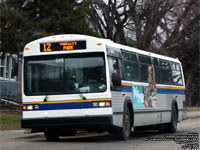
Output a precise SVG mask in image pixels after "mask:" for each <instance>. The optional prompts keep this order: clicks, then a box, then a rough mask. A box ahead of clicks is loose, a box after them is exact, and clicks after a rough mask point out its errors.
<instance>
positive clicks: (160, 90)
mask: <svg viewBox="0 0 200 150" xmlns="http://www.w3.org/2000/svg"><path fill="white" fill-rule="evenodd" d="M157 93H158V94H179V95H185V90H182V89H168V88H157Z"/></svg>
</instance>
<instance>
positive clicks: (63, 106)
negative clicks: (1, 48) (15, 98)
mask: <svg viewBox="0 0 200 150" xmlns="http://www.w3.org/2000/svg"><path fill="white" fill-rule="evenodd" d="M101 102H103V101H101ZM105 102H110V106H103V107H100V106H93V105H92V103H93V102H75V103H51V104H33V105H39V109H33V110H23V111H39V110H59V109H89V108H106V107H112V103H111V101H105ZM28 105H30V104H24V106H28Z"/></svg>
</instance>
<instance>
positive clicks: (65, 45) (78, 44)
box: [40, 41, 86, 52]
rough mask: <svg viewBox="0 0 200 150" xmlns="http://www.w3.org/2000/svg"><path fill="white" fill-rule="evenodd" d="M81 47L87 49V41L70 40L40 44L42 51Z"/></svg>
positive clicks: (77, 48)
mask: <svg viewBox="0 0 200 150" xmlns="http://www.w3.org/2000/svg"><path fill="white" fill-rule="evenodd" d="M80 49H86V41H70V42H59V43H41V44H40V52H54V51H70V50H80Z"/></svg>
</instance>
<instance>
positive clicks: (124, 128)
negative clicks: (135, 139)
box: [119, 106, 131, 141]
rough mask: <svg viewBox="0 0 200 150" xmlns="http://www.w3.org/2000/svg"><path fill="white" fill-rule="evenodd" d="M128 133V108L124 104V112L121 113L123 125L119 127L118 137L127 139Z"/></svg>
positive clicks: (129, 126)
mask: <svg viewBox="0 0 200 150" xmlns="http://www.w3.org/2000/svg"><path fill="white" fill-rule="evenodd" d="M130 133H131V117H130V110H129V108H128V107H127V106H126V107H125V109H124V114H123V125H122V127H121V128H120V129H119V138H120V139H122V140H124V141H126V140H128V139H129V136H130Z"/></svg>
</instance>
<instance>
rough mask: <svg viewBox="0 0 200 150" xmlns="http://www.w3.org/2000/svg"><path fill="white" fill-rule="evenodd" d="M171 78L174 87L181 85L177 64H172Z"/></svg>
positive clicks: (179, 70)
mask: <svg viewBox="0 0 200 150" xmlns="http://www.w3.org/2000/svg"><path fill="white" fill-rule="evenodd" d="M172 77H173V81H174V84H175V85H183V79H182V75H181V69H180V65H179V64H178V63H172Z"/></svg>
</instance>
